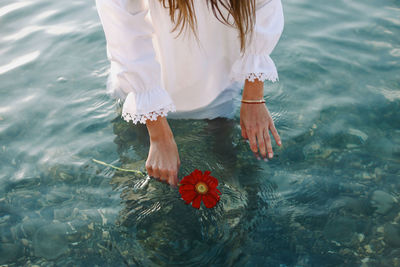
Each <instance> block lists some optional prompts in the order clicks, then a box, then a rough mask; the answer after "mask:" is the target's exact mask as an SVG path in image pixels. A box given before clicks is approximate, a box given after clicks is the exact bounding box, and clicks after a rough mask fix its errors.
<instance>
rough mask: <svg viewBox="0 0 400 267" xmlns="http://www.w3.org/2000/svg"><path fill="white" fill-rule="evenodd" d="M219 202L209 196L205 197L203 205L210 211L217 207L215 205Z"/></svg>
mask: <svg viewBox="0 0 400 267" xmlns="http://www.w3.org/2000/svg"><path fill="white" fill-rule="evenodd" d="M217 202H218V201H217V200H216V199H215V198H214V197H212V196H211V195H209V194H207V195H204V196H203V203H204V205H205V206H206V208H208V209H211V208H213V207H215V205H217Z"/></svg>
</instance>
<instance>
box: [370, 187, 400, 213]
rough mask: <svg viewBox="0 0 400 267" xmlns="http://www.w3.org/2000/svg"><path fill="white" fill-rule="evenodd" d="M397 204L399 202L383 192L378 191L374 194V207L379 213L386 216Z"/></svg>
mask: <svg viewBox="0 0 400 267" xmlns="http://www.w3.org/2000/svg"><path fill="white" fill-rule="evenodd" d="M395 203H397V200H396V199H395V198H394V197H393V196H392V195H390V194H388V193H386V192H384V191H382V190H376V191H375V192H374V193H373V194H372V205H373V206H374V207H375V208H376V212H377V213H380V214H386V213H387V212H388V211H389V210H390V209H391V208H392V207H393V205H394V204H395Z"/></svg>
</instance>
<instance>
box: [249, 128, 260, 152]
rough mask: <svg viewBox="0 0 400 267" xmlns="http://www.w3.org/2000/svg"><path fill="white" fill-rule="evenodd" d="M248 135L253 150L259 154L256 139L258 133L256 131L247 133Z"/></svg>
mask: <svg viewBox="0 0 400 267" xmlns="http://www.w3.org/2000/svg"><path fill="white" fill-rule="evenodd" d="M247 136H248V137H249V142H250V149H251V151H253V152H254V153H255V154H258V153H257V152H258V149H257V140H256V135H255V133H254V132H250V133H247ZM257 156H258V155H257Z"/></svg>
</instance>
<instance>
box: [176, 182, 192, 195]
mask: <svg viewBox="0 0 400 267" xmlns="http://www.w3.org/2000/svg"><path fill="white" fill-rule="evenodd" d="M187 190H191V191H194V185H192V184H183V185H181V186H179V193H181V194H182V191H187Z"/></svg>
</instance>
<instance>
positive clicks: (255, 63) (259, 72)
mask: <svg viewBox="0 0 400 267" xmlns="http://www.w3.org/2000/svg"><path fill="white" fill-rule="evenodd" d="M231 79H232V80H233V81H237V82H244V81H245V80H246V79H248V80H249V81H250V82H254V80H255V79H259V80H260V81H265V80H269V81H271V82H276V81H278V80H279V76H278V72H277V70H276V66H275V63H274V61H272V59H271V57H270V56H269V55H266V54H263V55H256V54H251V55H245V56H243V57H241V58H240V59H238V60H237V61H236V62H235V63H234V65H233V67H232V72H231Z"/></svg>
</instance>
